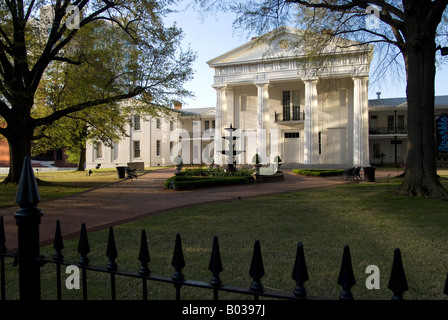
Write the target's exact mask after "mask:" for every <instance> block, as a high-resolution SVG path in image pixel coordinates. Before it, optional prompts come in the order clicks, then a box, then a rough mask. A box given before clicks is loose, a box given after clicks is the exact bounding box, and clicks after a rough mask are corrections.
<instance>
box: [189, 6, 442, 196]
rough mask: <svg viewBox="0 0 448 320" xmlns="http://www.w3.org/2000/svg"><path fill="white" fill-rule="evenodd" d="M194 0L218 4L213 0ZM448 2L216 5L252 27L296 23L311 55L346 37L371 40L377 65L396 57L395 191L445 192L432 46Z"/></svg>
mask: <svg viewBox="0 0 448 320" xmlns="http://www.w3.org/2000/svg"><path fill="white" fill-rule="evenodd" d="M197 2H198V3H199V4H200V5H201V6H203V7H206V8H210V7H211V6H210V4H211V3H213V4H214V6H213V8H216V7H217V6H216V3H215V1H210V0H197ZM447 5H448V0H303V1H301V0H296V1H293V0H288V1H285V0H259V1H231V2H228V3H227V5H222V7H221V9H231V10H233V11H234V12H237V14H238V17H237V19H236V20H235V23H236V24H237V25H238V26H240V27H241V26H242V27H244V28H247V29H249V30H251V31H252V32H253V31H254V30H255V31H258V32H259V33H261V32H266V31H268V30H269V29H272V28H273V27H278V26H280V25H283V24H289V23H295V25H297V26H298V27H300V28H302V29H305V30H306V31H307V32H305V41H307V42H306V44H307V45H308V46H312V47H313V48H314V49H313V50H310V52H311V53H312V54H314V55H315V54H316V52H317V51H319V50H318V48H324V47H325V46H324V45H323V44H324V42H326V41H329V40H330V39H331V38H332V37H346V38H349V39H352V40H357V41H359V42H360V43H361V44H366V43H370V44H374V45H375V51H376V52H377V58H378V59H379V60H377V61H380V62H381V64H377V65H376V66H375V67H376V68H378V69H381V70H384V69H385V68H386V67H389V66H390V65H391V62H392V61H394V62H400V61H401V62H402V65H404V70H405V75H406V81H407V87H406V95H407V106H408V126H407V127H408V154H407V161H406V169H405V173H404V181H403V183H402V184H401V186H400V188H399V190H398V191H399V192H400V193H404V194H409V195H424V196H435V197H443V198H446V197H447V196H448V192H447V191H446V190H445V189H444V188H443V186H442V185H441V183H440V181H439V179H438V176H437V172H436V151H435V139H434V133H435V126H434V94H435V92H434V91H435V90H434V81H435V74H436V67H435V64H436V52H437V48H438V45H440V44H441V43H446V29H447V21H446V17H445V16H444V13H445V9H446V7H447ZM316 35H319V36H316ZM441 36H443V37H441ZM316 49H317V50H316ZM378 52H380V53H381V54H383V55H381V56H380V55H378ZM380 74H381V73H380Z"/></svg>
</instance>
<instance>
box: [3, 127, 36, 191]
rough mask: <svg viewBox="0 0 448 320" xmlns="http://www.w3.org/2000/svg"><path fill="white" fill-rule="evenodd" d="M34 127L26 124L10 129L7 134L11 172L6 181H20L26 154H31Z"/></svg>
mask: <svg viewBox="0 0 448 320" xmlns="http://www.w3.org/2000/svg"><path fill="white" fill-rule="evenodd" d="M33 133H34V128H30V126H24V127H22V128H21V129H20V128H16V129H13V130H8V131H7V133H6V134H5V137H6V139H7V140H8V144H9V157H10V159H9V174H8V176H7V177H6V179H5V180H4V182H5V183H6V182H11V183H19V181H20V175H21V173H22V166H23V162H24V159H25V156H31V140H32V138H33Z"/></svg>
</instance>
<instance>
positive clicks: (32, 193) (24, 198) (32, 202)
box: [16, 156, 40, 208]
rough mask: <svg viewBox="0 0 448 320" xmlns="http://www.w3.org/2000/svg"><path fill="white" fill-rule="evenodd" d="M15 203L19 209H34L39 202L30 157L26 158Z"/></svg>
mask: <svg viewBox="0 0 448 320" xmlns="http://www.w3.org/2000/svg"><path fill="white" fill-rule="evenodd" d="M16 202H17V203H18V204H19V205H20V207H21V208H26V207H35V206H36V205H37V203H39V202H40V195H39V190H38V187H37V182H36V178H35V177H34V172H33V167H32V165H31V159H30V157H28V156H26V157H25V160H24V163H23V167H22V174H21V175H20V181H19V186H18V187H17V193H16Z"/></svg>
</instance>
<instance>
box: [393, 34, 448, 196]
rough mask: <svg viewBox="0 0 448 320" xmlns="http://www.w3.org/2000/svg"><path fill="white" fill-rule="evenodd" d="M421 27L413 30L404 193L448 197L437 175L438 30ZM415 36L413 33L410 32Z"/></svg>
mask: <svg viewBox="0 0 448 320" xmlns="http://www.w3.org/2000/svg"><path fill="white" fill-rule="evenodd" d="M422 29H423V28H421V27H416V28H415V29H414V30H412V31H411V32H409V34H410V35H412V38H411V39H407V46H406V55H405V62H406V68H407V70H406V71H407V87H406V95H407V103H408V156H407V161H406V169H405V173H404V181H403V183H402V184H401V186H400V187H399V189H398V192H399V193H401V194H407V195H413V196H431V197H441V198H446V197H448V192H447V191H446V190H445V189H444V187H443V186H442V185H441V183H440V181H439V178H438V176H437V168H436V150H435V137H434V134H435V119H434V80H435V72H436V70H435V53H436V46H435V43H434V39H435V34H431V33H430V32H429V33H430V34H428V32H425V30H422ZM410 37H411V36H410Z"/></svg>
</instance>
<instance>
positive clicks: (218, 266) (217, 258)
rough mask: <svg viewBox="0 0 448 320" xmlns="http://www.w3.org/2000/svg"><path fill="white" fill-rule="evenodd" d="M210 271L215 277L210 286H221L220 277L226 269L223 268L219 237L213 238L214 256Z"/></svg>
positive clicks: (209, 267) (211, 259)
mask: <svg viewBox="0 0 448 320" xmlns="http://www.w3.org/2000/svg"><path fill="white" fill-rule="evenodd" d="M208 270H210V271H211V273H212V275H213V276H212V278H211V280H210V284H211V285H212V286H213V287H219V286H221V279H220V277H219V274H220V273H221V272H222V271H223V270H224V268H223V267H222V261H221V253H220V251H219V242H218V236H214V237H213V247H212V254H211V256H210V263H209V265H208Z"/></svg>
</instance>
